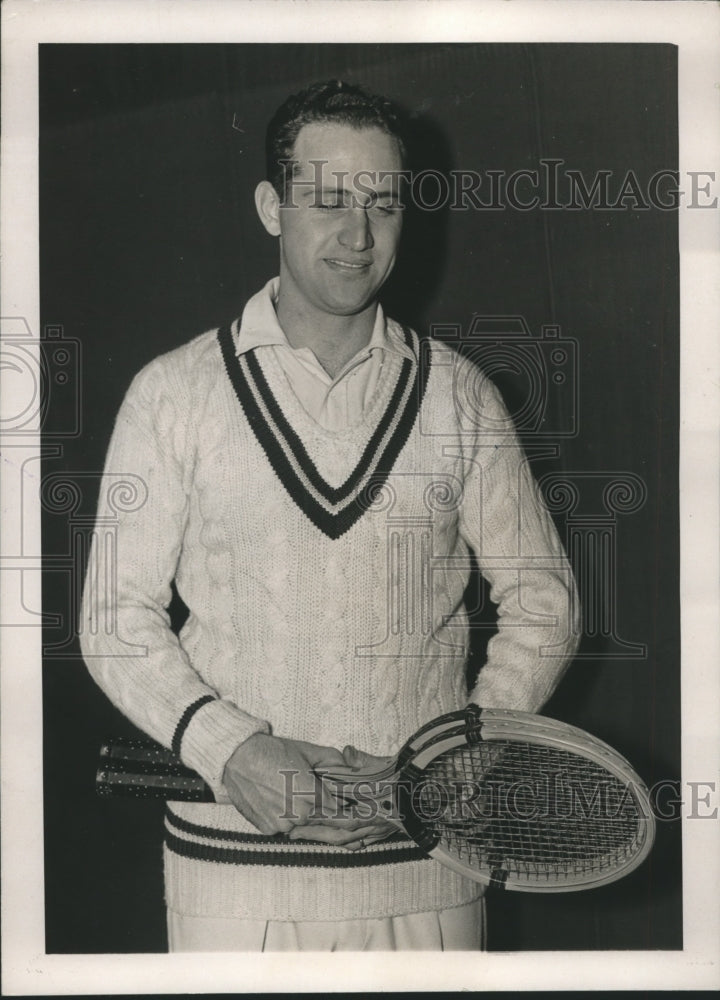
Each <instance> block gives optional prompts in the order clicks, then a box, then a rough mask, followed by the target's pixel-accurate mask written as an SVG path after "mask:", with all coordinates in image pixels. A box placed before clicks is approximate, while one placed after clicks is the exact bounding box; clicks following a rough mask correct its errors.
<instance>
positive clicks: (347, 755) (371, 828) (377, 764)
mask: <svg viewBox="0 0 720 1000" xmlns="http://www.w3.org/2000/svg"><path fill="white" fill-rule="evenodd" d="M393 759H394V758H392V757H376V756H374V755H373V754H369V753H365V751H364V750H356V749H355V747H351V746H346V747H345V749H344V750H343V754H342V765H343V766H342V767H334V768H332V770H333V772H335V773H337V774H343V775H347V780H348V786H347V787H346V794H349V795H350V796H352V784H353V781H357V780H362V778H363V776H364V775H370V776H372V775H375V774H377V773H378V772H380V771H384V770H385V768H386V767H387V766H388V765H389V764H391V763H392V761H393ZM333 786H334V787H335V789H336V790H337V794H338V795H341V794H342V791H343V786H338V785H337V784H336V783H333ZM367 814H368V803H367V802H366V803H365V805H364V806H362V807H360V806H358V807H356V808H355V809H353V807H352V803H350V804H349V805H348V806H347V808H346V812H345V816H344V817H342V816H338V817H337V818H336V819H335V820H334V822H330V823H328V822H323V821H322V820H315V819H312V818H311V819H310V821H309V822H308V824H307V825H306V826H296V827H295V828H294V829H293V831H292V833H291V834H290V840H297V839H298V838H303V839H309V840H317V841H319V842H320V843H323V844H335V845H336V846H340V847H345V848H346V849H347V850H349V851H357V850H361V849H362V848H363V847H367V846H368V844H373V843H376V842H377V841H379V840H385V838H386V837H389V836H390V835H391V834H393V833H397V830H398V827H397V826H396V825H395V824H394V823H392V822H391V821H390V820H388V819H386V818H385V817H384V816H382V815H380V814H379V813H377V812H375V814H374V815H372V816H371V817H368V815H367Z"/></svg>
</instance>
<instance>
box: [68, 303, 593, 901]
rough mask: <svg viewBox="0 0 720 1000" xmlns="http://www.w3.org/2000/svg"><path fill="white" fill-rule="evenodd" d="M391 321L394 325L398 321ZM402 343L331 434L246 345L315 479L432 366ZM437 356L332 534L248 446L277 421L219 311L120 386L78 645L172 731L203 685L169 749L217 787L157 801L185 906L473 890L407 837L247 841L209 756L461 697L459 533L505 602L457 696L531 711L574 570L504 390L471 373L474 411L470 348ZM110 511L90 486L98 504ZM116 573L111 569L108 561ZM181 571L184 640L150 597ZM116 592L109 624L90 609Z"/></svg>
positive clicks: (344, 738) (336, 736)
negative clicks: (109, 537) (398, 442)
mask: <svg viewBox="0 0 720 1000" xmlns="http://www.w3.org/2000/svg"><path fill="white" fill-rule="evenodd" d="M386 322H387V332H388V335H389V336H391V337H393V338H396V340H397V341H398V342H400V340H401V338H402V337H403V331H402V328H400V327H399V326H398V325H397V324H395V323H393V321H392V320H387V321H386ZM237 333H238V325H237V324H234V325H233V328H232V334H233V336H234V337H237ZM413 344H414V345H415V347H414V350H415V353H416V354H417V355H418V357H417V358H416V360H415V362H414V363H413V362H410V361H408V360H407V359H404V358H403V357H402V356H400V355H392V354H389V353H388V355H387V356H386V358H385V363H384V364H383V366H382V371H381V372H380V376H379V379H378V384H377V387H376V389H375V391H374V396H373V399H372V401H371V402H370V405H369V406H368V408H367V411H366V419H364V420H362V421H360V422H359V423H357V424H354V425H352V426H350V427H348V428H346V429H344V430H343V431H341V432H339V433H335V432H333V431H328V430H327V429H324V428H322V427H320V426H319V425H317V424H315V423H314V421H313V420H312V418H311V417H309V415H308V414H307V413H305V412H304V411H303V410H302V407H301V406H300V404H299V403H298V401H297V399H296V398H295V397H294V396H293V394H292V390H291V389H290V386H289V383H288V381H287V379H286V378H285V376H284V374H283V371H282V369H281V367H280V366H279V364H278V363H277V361H276V359H274V358H273V355H272V351H273V349H272V348H265V349H264V350H257V351H256V352H254V355H255V358H256V359H257V364H259V365H260V367H261V369H262V373H263V375H264V377H265V379H266V381H267V386H268V387H269V389H270V391H271V393H272V396H273V398H274V400H275V402H276V403H277V405H278V406H279V407H280V409H281V410H282V412H283V414H284V415H285V417H286V418H287V420H288V422H289V423H290V425H291V426H292V427H293V429H294V431H295V433H296V434H297V435H298V437H299V439H300V441H301V442H302V445H303V447H304V449H305V450H306V452H307V455H308V456H309V458H310V460H311V461H312V463H313V464H314V466H315V469H316V470H317V471H318V473H319V475H320V476H322V477H323V478H324V480H325V482H326V483H327V484H328V485H329V486H330V487H337V486H339V485H340V484H341V483H343V482H344V481H346V479H347V478H348V476H349V475H350V474H351V473H352V471H353V469H354V468H355V467H356V466H357V464H358V462H359V461H360V459H361V456H362V455H363V454H364V451H365V449H366V446H367V444H368V441H369V440H370V439H371V437H372V434H373V431H374V430H375V428H376V427H377V425H378V424H379V422H380V421H381V419H382V417H383V414H384V413H385V411H386V409H387V407H388V404H389V402H390V399H391V398H392V395H393V391H394V390H395V387H396V385H398V380H399V378H400V372H401V370H402V366H403V365H408V364H410V365H411V367H412V368H414V369H419V367H420V366H422V365H423V364H425V361H424V360H423V359H422V358H421V356H420V353H419V348H418V341H417V339H416V338H413ZM249 353H250V354H252V353H253V352H249ZM243 357H244V358H245V361H244V363H245V364H246V365H247V364H248V357H247V355H245V356H243ZM430 360H431V365H430V373H429V378H428V380H427V387H426V390H425V395H424V397H423V398H422V402H421V405H420V407H419V409H418V399H417V396H416V397H415V398H414V399H412V400H411V402H410V406H411V407H414V411H412V412H411V411H409V412H410V415H411V416H412V420H413V422H412V428H411V430H410V433H409V437H408V438H407V440H406V441H405V443H404V445H403V446H402V448H401V449H400V452H399V454H398V455H397V457H396V458H395V460H394V463H393V465H392V468H390V469H385V470H382V471H383V472H384V473H387V478H386V479H385V481H384V483H383V485H382V486H381V488H380V489H379V490H378V491H377V493H376V494H371V495H369V496H368V497H367V502H366V503H365V509H364V512H363V513H362V514H361V516H359V517H357V518H356V519H355V520H354V521H353V523H352V524H351V525H350V526H349V527H348V528H347V530H345V531H344V533H341V534H340V535H339V536H338V537H330V536H329V535H328V534H327V533H325V532H324V531H323V530H320V528H319V527H318V526H316V524H315V523H313V521H312V520H311V519H310V517H309V516H307V513H306V511H305V510H304V508H303V504H304V495H303V493H302V492H298V493H297V494H295V493H294V494H293V495H291V494H290V492H289V488H288V486H287V485H286V484H284V482H281V480H280V479H279V477H278V475H277V473H276V471H275V469H274V468H273V465H272V464H271V463H270V461H269V460H268V456H267V454H266V451H265V448H264V443H266V441H265V440H264V439H263V435H267V434H268V433H271V431H270V430H269V425H268V424H266V423H264V422H263V421H261V422H260V423H257V422H255V423H253V424H252V425H251V423H250V422H249V420H248V418H247V416H246V413H245V411H244V409H243V406H241V405H240V402H239V400H238V396H237V395H236V392H235V389H234V387H233V384H232V383H231V380H230V378H229V377H228V373H227V371H226V368H225V364H224V362H223V357H222V354H221V350H220V347H219V343H218V337H217V331H210V332H208V333H205V334H203V335H202V336H200V337H198V338H196V339H195V340H193V341H192V342H191V343H189V344H186V345H185V346H183V347H180V348H178V349H177V350H175V351H172V352H170V353H169V354H166V355H163V356H162V357H160V358H158V359H156V360H155V361H154V362H152V363H151V364H150V365H148V366H147V367H146V368H145V369H144V370H143V371H142V372H141V373H140V374H139V375H138V376H137V377H136V378H135V380H134V381H133V383H132V386H131V387H130V389H129V391H128V394H127V397H126V399H125V402H124V403H123V406H122V409H121V411H120V414H119V416H118V418H117V422H116V426H115V431H114V434H113V439H112V442H111V445H110V449H109V452H108V459H107V467H106V471H107V472H109V473H113V474H123V473H128V474H133V475H136V476H140V477H141V478H142V479H143V481H144V482H145V484H146V487H147V499H146V501H145V503H144V504H143V505H142V506H141V507H140V508H139V509H138V510H134V511H131V512H126V513H120V514H118V515H117V568H116V569H115V568H114V567H111V566H109V565H108V564H106V562H105V560H106V559H107V558H108V552H107V550H106V549H105V548H104V547H102V546H95V547H94V548H93V551H92V554H91V558H90V563H89V568H88V577H87V581H86V589H85V595H84V602H83V612H82V618H81V629H80V631H81V644H82V649H83V653H84V656H85V658H86V662H87V665H88V668H89V670H90V671H91V673H92V675H93V676H94V677H95V679H96V680H97V682H98V683H99V684H100V685H101V687H102V688H103V689H104V690H105V691H106V692H107V694H108V696H109V697H110V698H111V699H112V700H113V701H114V702H115V704H117V705H118V706H119V707H121V709H122V710H123V711H124V712H125V713H126V714H127V715H128V717H129V718H130V719H131V720H132V721H133V722H135V723H136V724H137V725H138V726H140V728H142V729H143V730H145V731H146V732H147V733H148V734H149V735H150V736H151V737H153V738H155V739H156V740H158V741H159V742H160V743H162V744H163V745H165V746H166V747H169V746H170V745H171V741H172V738H173V734H174V733H175V731H176V728H177V726H178V724H179V722H180V720H181V719H183V717H184V713H185V712H186V710H187V709H188V708H189V706H191V705H194V704H195V703H196V702H198V701H199V699H202V698H203V697H206V696H208V695H211V696H212V698H211V700H209V701H207V702H206V703H203V704H201V705H200V706H199V707H198V708H197V711H195V712H194V713H193V714H192V715H191V717H190V719H189V721H188V722H187V728H186V729H185V731H184V734H183V736H182V746H181V753H182V757H183V760H184V761H185V763H186V764H188V765H189V766H190V767H193V768H194V769H195V770H197V771H198V772H199V773H200V774H201V775H202V776H203V777H204V778H205V779H206V780H207V781H208V782H209V783H210V784H211V786H212V787H213V789H214V790H215V792H216V796H217V797H218V798H219V800H220V803H219V804H202V803H172V805H171V806H170V807H169V813H168V821H167V826H168V830H167V841H166V847H165V871H166V893H167V901H168V904H169V905H170V906H171V907H172V908H173V909H174V910H176V911H178V912H181V913H187V914H197V915H215V916H235V917H248V918H259V919H275V920H283V919H284V920H303V919H304V920H312V919H316V920H328V919H350V918H360V917H369V918H372V917H383V916H390V915H396V914H400V913H410V912H419V911H423V910H433V909H446V908H448V907H452V906H457V905H461V904H463V903H466V902H469V901H470V900H472V899H474V898H476V897H477V896H478V895H479V894H480V893H481V892H482V889H481V887H479V886H478V885H476V884H475V883H473V882H471V881H469V880H467V879H464V878H462V877H460V876H457V875H455V874H454V873H452V872H449V871H447V870H446V869H443V868H441V867H440V866H439V865H438V864H437V863H436V862H434V861H430V860H427V859H421V858H419V857H417V854H416V852H415V849H414V848H413V846H412V844H408V842H403V841H398V842H397V843H392V844H390V845H388V844H385V845H384V844H378V845H373V846H371V847H370V848H368V849H366V851H364V852H361V854H360V855H348V853H347V852H346V851H344V850H343V849H342V848H332V847H327V846H326V845H314V846H313V845H311V846H308V845H299V844H290V843H288V842H285V843H280V842H277V843H276V842H273V843H265V842H258V841H255V840H253V839H252V836H253V835H254V834H255V835H256V834H257V830H255V829H254V828H253V827H252V825H251V824H250V823H248V822H247V821H246V820H245V819H244V817H243V816H241V815H240V813H238V812H237V811H236V810H235V809H234V808H233V807H232V806H231V805H228V804H222V803H223V800H224V802H225V803H227V798H226V797H225V796H224V794H223V789H222V785H221V778H222V773H223V769H224V766H225V763H226V761H227V760H228V758H229V757H230V756H231V754H232V752H233V751H234V750H235V748H236V747H237V746H238V744H239V743H241V742H242V741H243V740H245V739H247V738H248V737H249V736H250V735H251V734H252V733H255V732H259V731H262V732H272V733H275V734H277V735H282V736H286V737H290V738H295V739H302V740H308V741H311V742H314V743H321V744H329V745H333V746H337V747H340V748H342V747H343V746H344V745H345V744H346V743H352V744H354V745H356V746H358V747H360V748H362V749H364V750H367V751H369V752H371V753H375V754H390V753H393V752H396V751H397V750H398V749H399V747H400V746H401V744H402V743H403V742H404V740H405V739H406V738H407V737H408V736H409V735H410V734H411V733H412V732H413V731H414V730H415V729H417V728H418V727H419V726H420V725H422V724H423V723H425V722H427V721H428V720H429V719H430V718H432V717H433V716H435V715H438V714H440V713H442V712H448V711H452V710H454V709H456V708H459V707H462V705H464V704H465V703H466V702H467V700H468V692H467V691H466V690H465V687H464V676H465V659H466V650H467V645H468V634H467V622H466V618H465V612H464V609H463V605H462V598H463V592H464V589H465V586H466V583H467V579H468V574H469V571H470V563H469V559H468V552H469V548H472V550H473V551H474V553H475V554H476V558H477V560H478V562H479V564H480V566H481V568H482V570H483V572H484V574H485V575H486V576H487V579H488V580H489V582H490V586H491V596H492V599H493V600H494V601H496V602H497V603H498V606H499V630H498V633H497V635H495V636H494V637H493V639H492V640H491V642H490V644H489V648H488V661H487V663H486V664H485V666H484V667H483V669H482V670H481V671H480V674H479V678H478V682H477V685H476V688H475V690H474V691H473V692H471V694H470V697H471V698H472V699H473V700H475V701H476V702H478V703H479V704H482V705H486V706H498V707H499V706H503V707H509V708H518V709H523V710H528V711H535V710H538V709H539V708H540V707H541V705H542V704H543V702H544V701H545V700H546V699H547V697H548V696H549V694H550V693H551V691H552V690H553V688H554V686H555V685H556V683H557V681H558V679H559V677H560V676H561V674H562V671H563V669H564V667H565V665H566V664H567V662H568V660H569V659H570V657H571V656H572V654H573V652H574V650H575V646H576V641H577V632H578V625H577V622H576V621H573V620H571V619H572V616H573V613H574V610H575V609H576V608H577V601H576V600H575V596H574V584H573V582H572V576H571V573H570V570H569V567H568V564H567V561H566V559H565V555H564V552H563V550H562V546H561V544H560V542H559V539H558V537H557V534H556V531H555V528H554V526H553V524H552V521H551V519H550V517H549V515H548V514H547V512H546V511H545V509H544V508H543V507H542V505H541V504H539V503H538V499H537V495H536V489H535V485H534V483H533V481H532V477H531V476H530V473H529V470H528V466H527V463H526V462H525V459H524V456H523V454H522V452H521V450H520V449H519V447H518V444H517V440H516V438H515V435H514V432H513V431H512V428H511V426H510V425H509V422H508V420H507V414H506V412H505V410H504V407H503V404H502V402H501V399H500V396H499V394H498V393H497V391H496V390H494V388H493V387H492V386H491V385H490V383H488V382H487V380H485V381H484V382H483V391H482V407H481V408H480V409H478V398H477V395H476V394H475V395H473V398H472V399H471V398H469V397H468V396H467V391H468V390H467V389H466V387H467V386H468V385H470V381H471V380H469V379H468V378H467V377H466V376H467V372H463V371H462V370H461V369H462V366H463V365H466V364H467V362H464V361H461V360H460V358H459V357H458V356H457V355H456V354H455V353H454V352H453V351H452V350H451V349H450V348H448V347H447V346H444V345H442V344H440V343H433V344H432V347H431V350H430ZM405 370H407V368H405ZM458 370H461V371H460V376H461V377H458ZM415 375H416V371H413V372H412V379H415ZM419 381H420V380H418V382H419ZM464 393H465V394H466V395H463V394H464ZM395 423H396V421H393V422H391V424H390V426H389V429H388V432H387V434H388V435H391V434H392V433H393V428H394V426H395ZM381 450H382V449H381ZM114 516H115V515H114V512H113V510H112V508H111V507H110V505H109V501H108V498H107V496H106V495H105V493H104V494H103V496H102V497H101V502H100V509H99V518H100V520H101V521H103V519H112V518H113V517H114ZM104 523H109V522H104ZM112 573H115V579H116V585H115V587H114V589H113V588H110V589H108V588H107V587H105V586H104V585H101V582H102V581H105V580H107V579H109V578H110V575H111V574H112ZM173 579H175V581H176V584H177V587H178V591H179V593H180V594H181V596H182V597H183V599H184V601H185V603H186V604H187V606H188V607H189V608H190V609H191V612H190V616H189V618H188V621H187V622H186V624H185V626H184V627H183V629H182V631H181V633H180V636H179V637H177V638H176V637H175V636H174V635H173V634H172V632H171V631H170V628H169V620H168V615H167V611H166V608H167V605H168V602H169V600H170V593H171V591H170V585H171V581H172V580H173ZM113 604H114V605H115V608H114V619H113V620H114V621H115V629H114V630H113V631H111V632H110V633H108V632H107V631H105V630H102V629H100V628H98V623H99V622H102V621H103V620H104V616H105V615H106V614H107V613H108V610H109V609H112V606H113ZM129 642H132V643H134V644H135V645H134V646H129V645H128V643H129ZM138 644H139V646H140V648H138ZM551 647H552V655H549V650H550V648H551ZM248 835H249V837H250V839H249V840H248V839H247V837H248ZM243 838H246V839H245V840H243ZM408 852H409V853H408ZM293 858H296V859H298V860H297V863H294V862H293ZM395 858H397V859H398V860H394V859H395ZM308 859H309V860H308ZM313 859H315V860H314V861H313ZM288 861H290V862H293V863H288Z"/></svg>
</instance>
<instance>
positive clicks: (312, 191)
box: [278, 123, 402, 316]
mask: <svg viewBox="0 0 720 1000" xmlns="http://www.w3.org/2000/svg"><path fill="white" fill-rule="evenodd" d="M294 159H295V161H296V163H297V166H296V168H295V172H294V175H293V180H292V181H291V182H290V186H289V189H288V193H287V197H286V202H285V205H284V206H282V207H280V209H279V212H278V221H279V233H280V289H281V295H283V296H284V297H285V298H286V301H292V302H293V303H295V304H297V305H298V306H300V305H305V306H307V305H310V306H311V307H314V308H315V309H316V310H319V311H321V312H323V313H329V314H332V315H336V316H351V315H356V314H357V313H360V312H362V311H363V310H364V309H366V308H367V307H368V306H370V305H372V304H373V303H374V302H375V301H376V298H377V295H378V292H379V291H380V288H381V287H382V285H383V284H384V282H385V281H386V279H387V278H388V276H389V275H390V272H391V271H392V268H393V265H394V263H395V257H396V253H397V248H398V243H399V240H400V231H401V228H402V210H401V208H400V207H399V195H398V186H399V172H400V171H401V169H402V161H401V157H400V151H399V148H398V145H397V142H396V141H395V139H393V137H392V136H389V135H386V134H385V133H384V132H382V131H381V130H380V129H378V128H365V129H360V130H358V129H353V128H350V127H349V126H347V125H339V124H321V123H313V124H311V125H305V126H304V127H303V128H302V129H301V130H300V132H299V134H298V137H297V140H296V143H295V150H294ZM313 161H314V162H313ZM318 161H319V162H318Z"/></svg>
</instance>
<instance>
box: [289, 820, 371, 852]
mask: <svg viewBox="0 0 720 1000" xmlns="http://www.w3.org/2000/svg"><path fill="white" fill-rule="evenodd" d="M376 833H377V829H376V827H374V826H365V827H359V828H357V827H356V828H355V829H352V830H346V829H343V828H341V827H337V826H334V825H333V826H316V825H314V824H313V825H308V826H296V827H294V828H293V830H292V831H291V832H290V833H289V834H288V839H289V840H298V839H302V840H316V841H317V842H318V843H320V844H333V845H335V846H336V847H344V846H345V845H346V844H350V843H359V842H360V841H361V840H363V839H365V838H366V837H370V836H371V835H373V834H376Z"/></svg>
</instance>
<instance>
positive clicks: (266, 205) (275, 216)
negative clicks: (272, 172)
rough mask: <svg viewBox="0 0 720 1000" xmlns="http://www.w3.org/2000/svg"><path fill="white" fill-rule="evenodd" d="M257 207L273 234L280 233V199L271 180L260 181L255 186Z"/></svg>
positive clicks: (262, 220)
mask: <svg viewBox="0 0 720 1000" xmlns="http://www.w3.org/2000/svg"><path fill="white" fill-rule="evenodd" d="M255 208H256V209H257V214H258V215H259V216H260V221H261V222H262V224H263V226H265V228H266V229H267V231H268V232H269V233H270V235H271V236H279V235H280V199H279V198H278V193H277V191H276V190H275V188H274V187H273V186H272V184H271V183H270V181H260V183H259V184H258V186H257V187H256V188H255Z"/></svg>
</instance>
